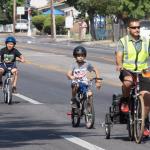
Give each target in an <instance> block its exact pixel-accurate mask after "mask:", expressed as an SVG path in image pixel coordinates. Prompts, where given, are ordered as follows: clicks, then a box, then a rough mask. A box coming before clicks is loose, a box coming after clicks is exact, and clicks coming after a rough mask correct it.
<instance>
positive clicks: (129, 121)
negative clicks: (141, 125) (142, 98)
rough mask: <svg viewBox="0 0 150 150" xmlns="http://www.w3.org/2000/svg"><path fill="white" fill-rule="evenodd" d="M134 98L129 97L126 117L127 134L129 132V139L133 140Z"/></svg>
mask: <svg viewBox="0 0 150 150" xmlns="http://www.w3.org/2000/svg"><path fill="white" fill-rule="evenodd" d="M133 103H134V100H133V99H131V100H130V103H129V108H130V111H129V117H128V119H127V129H128V134H129V140H130V141H133V140H134V123H133V121H134V110H133V106H134V104H133Z"/></svg>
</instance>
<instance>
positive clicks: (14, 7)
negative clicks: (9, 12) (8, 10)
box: [13, 0, 16, 35]
mask: <svg viewBox="0 0 150 150" xmlns="http://www.w3.org/2000/svg"><path fill="white" fill-rule="evenodd" d="M15 26H16V0H13V34H14V35H15Z"/></svg>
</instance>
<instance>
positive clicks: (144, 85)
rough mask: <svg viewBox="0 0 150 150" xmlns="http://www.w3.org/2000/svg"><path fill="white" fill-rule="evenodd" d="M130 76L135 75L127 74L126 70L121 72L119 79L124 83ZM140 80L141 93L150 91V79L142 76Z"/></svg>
mask: <svg viewBox="0 0 150 150" xmlns="http://www.w3.org/2000/svg"><path fill="white" fill-rule="evenodd" d="M130 75H132V76H134V73H132V72H127V71H126V70H121V71H120V76H119V79H120V80H121V82H123V81H124V78H125V77H126V76H130ZM139 80H140V91H150V78H144V77H143V76H142V74H141V75H139Z"/></svg>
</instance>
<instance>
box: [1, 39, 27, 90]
mask: <svg viewBox="0 0 150 150" xmlns="http://www.w3.org/2000/svg"><path fill="white" fill-rule="evenodd" d="M5 44H6V46H5V47H4V48H2V49H1V50H0V58H1V63H0V86H1V87H2V84H3V82H2V75H3V74H5V71H7V68H8V67H11V69H12V70H11V72H12V74H13V80H12V92H13V93H16V84H17V79H18V69H17V67H16V63H15V62H16V59H17V60H18V61H20V62H22V63H23V62H25V59H24V57H23V55H22V54H21V53H20V52H19V51H18V50H17V49H16V48H15V45H16V39H15V38H14V37H13V36H8V37H7V38H6V40H5Z"/></svg>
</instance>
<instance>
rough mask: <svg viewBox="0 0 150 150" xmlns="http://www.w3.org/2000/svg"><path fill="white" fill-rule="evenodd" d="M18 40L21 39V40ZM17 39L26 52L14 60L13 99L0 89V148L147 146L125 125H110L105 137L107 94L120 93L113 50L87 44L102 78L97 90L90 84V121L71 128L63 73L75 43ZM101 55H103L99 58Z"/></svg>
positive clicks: (94, 149)
mask: <svg viewBox="0 0 150 150" xmlns="http://www.w3.org/2000/svg"><path fill="white" fill-rule="evenodd" d="M22 41H24V42H23V43H22ZM34 41H36V42H29V41H28V39H25V38H24V39H23V40H22V39H21V38H20V39H19V41H18V43H17V47H18V49H20V50H21V52H22V53H23V54H24V55H25V57H26V60H27V61H26V63H25V64H20V63H19V64H18V67H19V69H20V78H19V81H18V94H16V95H14V96H13V104H12V105H6V104H4V103H3V93H2V91H1V92H0V93H1V94H0V133H1V134H0V149H1V150H3V149H5V150H10V149H11V150H13V149H14V150H31V149H32V150H34V149H35V150H66V149H69V150H86V149H87V150H120V149H122V150H133V149H136V150H141V149H142V150H147V149H149V148H150V142H149V140H150V139H148V140H147V141H144V142H143V143H142V144H135V143H134V142H130V141H128V132H127V130H126V125H114V126H113V128H112V133H111V139H110V140H106V139H105V131H104V128H103V127H102V126H101V124H102V123H103V122H104V117H105V114H106V113H107V112H108V109H109V108H108V107H109V106H110V105H111V101H112V94H113V93H120V82H119V80H118V78H117V76H118V73H117V72H116V71H115V66H114V58H113V54H114V50H113V49H112V48H110V47H106V46H102V47H101V48H94V49H93V48H92V47H89V46H86V47H87V49H88V60H89V61H90V62H91V63H93V64H95V65H97V66H98V68H99V69H100V70H101V77H102V78H103V79H104V81H103V86H102V88H101V90H100V91H98V90H96V89H95V87H94V86H93V90H94V94H95V96H94V106H95V112H96V122H95V126H94V128H93V129H90V130H88V129H86V128H85V125H84V119H82V122H81V126H80V127H79V128H72V126H71V119H70V117H69V116H67V112H69V111H70V105H69V101H70V97H71V93H70V92H71V91H70V82H69V81H68V80H67V78H66V76H65V73H66V71H67V69H68V67H69V65H70V63H71V62H72V49H73V48H74V47H75V46H76V45H77V43H73V44H72V43H66V42H59V43H55V42H53V43H49V42H42V40H41V39H34ZM102 58H103V59H102Z"/></svg>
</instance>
